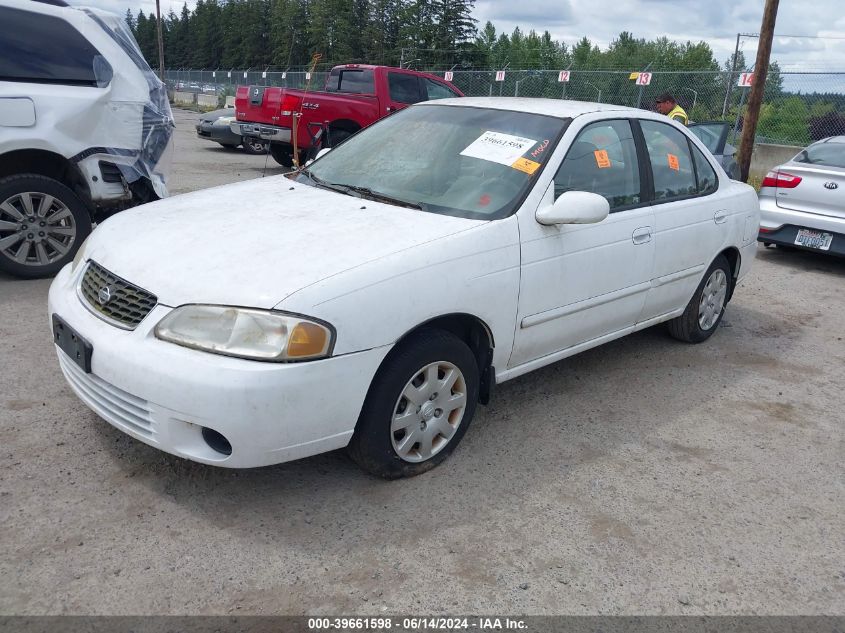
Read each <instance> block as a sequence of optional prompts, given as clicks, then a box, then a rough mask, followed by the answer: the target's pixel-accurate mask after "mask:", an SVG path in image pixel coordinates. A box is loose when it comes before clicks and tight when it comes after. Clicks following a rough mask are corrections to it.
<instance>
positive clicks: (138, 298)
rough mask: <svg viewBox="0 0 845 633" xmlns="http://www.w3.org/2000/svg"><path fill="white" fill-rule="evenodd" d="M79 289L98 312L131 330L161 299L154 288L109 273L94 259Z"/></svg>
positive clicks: (117, 324)
mask: <svg viewBox="0 0 845 633" xmlns="http://www.w3.org/2000/svg"><path fill="white" fill-rule="evenodd" d="M106 289H108V290H106ZM79 290H80V292H81V293H82V297H83V298H84V300H85V302H86V303H87V304H88V306H89V307H90V308H91V310H92V311H93V312H94V313H95V314H97V315H98V316H100V317H101V318H103V319H104V320H106V321H109V322H110V323H112V324H113V325H116V326H118V327H122V328H125V329H128V330H134V329H135V327H136V326H137V325H138V324H139V323H140V322H141V321H142V320H143V319H144V317H145V316H147V315H148V314H149V313H150V310H152V309H153V308H154V307H155V305H156V303H157V302H158V299H156V296H155V295H154V294H152V293H151V292H147V291H146V290H144V289H143V288H139V287H138V286H136V285H134V284H131V283H129V282H128V281H126V280H125V279H121V278H120V277H118V276H117V275H115V274H113V273H110V272H109V271H107V270H106V269H105V268H103V267H102V266H100V265H99V264H98V263H97V262H95V261H90V262H88V268H87V269H86V270H85V274H84V275H82V282H81V283H80V286H79Z"/></svg>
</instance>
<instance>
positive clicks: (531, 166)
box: [511, 158, 540, 174]
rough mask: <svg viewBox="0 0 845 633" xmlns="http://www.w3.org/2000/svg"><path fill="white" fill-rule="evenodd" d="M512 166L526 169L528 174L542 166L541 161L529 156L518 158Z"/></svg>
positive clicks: (521, 169) (522, 169) (520, 169)
mask: <svg viewBox="0 0 845 633" xmlns="http://www.w3.org/2000/svg"><path fill="white" fill-rule="evenodd" d="M511 167H513V168H514V169H518V170H519V171H524V172H525V173H526V174H533V173H534V172H535V171H537V169H538V168H539V167H540V163H538V162H535V161H533V160H528V159H527V158H517V159H516V162H515V163H514V164H513V165H511Z"/></svg>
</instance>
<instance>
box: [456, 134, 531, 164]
mask: <svg viewBox="0 0 845 633" xmlns="http://www.w3.org/2000/svg"><path fill="white" fill-rule="evenodd" d="M536 143H537V141H535V140H534V139H530V138H524V137H522V136H514V135H512V134H505V133H503V132H491V131H489V130H488V131H486V132H484V134H482V135H481V136H479V137H478V138H477V139H475V140H474V141H473V142H472V143H470V144H469V145H467V147H466V149H464V151H462V152H461V156H470V157H471V158H480V159H481V160H489V161H491V162H493V163H499V164H500V165H507V166H508V167H510V166H511V165H513V164H514V163H515V162H516V160H517V159H518V158H520V157H521V156H522V155H523V154H524V153H525V151H526V150H527V149H528V148H529V147H531V146H533V145H534V144H536Z"/></svg>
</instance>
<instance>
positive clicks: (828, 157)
mask: <svg viewBox="0 0 845 633" xmlns="http://www.w3.org/2000/svg"><path fill="white" fill-rule="evenodd" d="M792 160H793V162H796V163H809V164H811V165H826V166H827V167H845V143H830V142H828V143H817V144H815V145H810V147H808V148H807V149H805V150H801V153H800V154H798V156H796V157H795V158H793V159H792Z"/></svg>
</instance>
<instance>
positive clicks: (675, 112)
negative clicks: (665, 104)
mask: <svg viewBox="0 0 845 633" xmlns="http://www.w3.org/2000/svg"><path fill="white" fill-rule="evenodd" d="M666 116H668V117H669V118H670V119H675V120H676V121H677V122H678V123H683V124H684V125H687V124H689V117H688V116H687V113H686V111H685V110H684V109H683V108H682V107H681V106H679V105H676V106H675V107H674V108H672V111H671V112H669V114H667V115H666Z"/></svg>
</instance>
